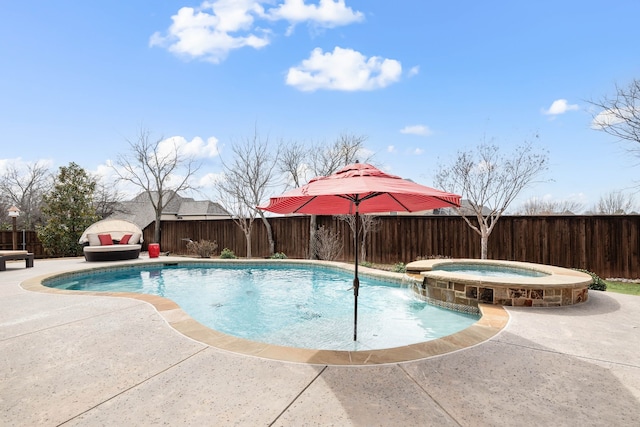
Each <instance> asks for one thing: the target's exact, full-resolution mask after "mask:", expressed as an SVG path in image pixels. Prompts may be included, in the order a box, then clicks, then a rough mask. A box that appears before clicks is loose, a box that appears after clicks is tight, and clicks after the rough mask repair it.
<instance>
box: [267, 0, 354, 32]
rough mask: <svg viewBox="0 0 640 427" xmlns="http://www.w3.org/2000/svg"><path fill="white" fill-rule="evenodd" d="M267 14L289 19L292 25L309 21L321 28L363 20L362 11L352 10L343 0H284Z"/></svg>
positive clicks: (270, 17)
mask: <svg viewBox="0 0 640 427" xmlns="http://www.w3.org/2000/svg"><path fill="white" fill-rule="evenodd" d="M267 16H268V17H269V19H273V20H285V21H289V22H290V23H291V25H292V27H291V28H290V29H289V33H290V32H291V29H292V28H293V26H295V25H296V24H298V23H301V22H309V23H311V24H313V25H316V26H319V27H322V28H334V27H337V26H341V25H348V24H351V23H354V22H360V21H362V20H364V15H363V14H362V12H358V11H354V10H353V9H351V8H350V7H348V6H347V5H346V4H345V1H344V0H320V2H319V3H318V4H306V3H305V1H304V0H285V1H284V3H281V4H280V5H279V6H278V7H276V8H273V9H271V10H269V12H268V14H267Z"/></svg>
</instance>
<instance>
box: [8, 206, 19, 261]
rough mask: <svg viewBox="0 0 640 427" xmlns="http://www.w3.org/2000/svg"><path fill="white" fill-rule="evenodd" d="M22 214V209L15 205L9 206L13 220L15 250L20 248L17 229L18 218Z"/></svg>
mask: <svg viewBox="0 0 640 427" xmlns="http://www.w3.org/2000/svg"><path fill="white" fill-rule="evenodd" d="M19 216H20V209H18V208H17V207H15V206H11V207H10V208H9V217H11V219H12V220H13V239H12V240H13V250H14V251H15V250H16V249H18V232H17V231H16V220H17V219H18V217H19Z"/></svg>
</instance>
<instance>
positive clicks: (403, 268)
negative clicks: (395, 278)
mask: <svg viewBox="0 0 640 427" xmlns="http://www.w3.org/2000/svg"><path fill="white" fill-rule="evenodd" d="M393 272H394V273H406V272H407V264H405V263H404V262H396V263H395V264H394V265H393Z"/></svg>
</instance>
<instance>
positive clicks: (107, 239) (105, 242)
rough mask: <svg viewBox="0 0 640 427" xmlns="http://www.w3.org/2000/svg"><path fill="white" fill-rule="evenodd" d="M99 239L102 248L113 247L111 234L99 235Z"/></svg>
mask: <svg viewBox="0 0 640 427" xmlns="http://www.w3.org/2000/svg"><path fill="white" fill-rule="evenodd" d="M98 239H100V244H101V245H102V246H109V245H113V240H111V234H98Z"/></svg>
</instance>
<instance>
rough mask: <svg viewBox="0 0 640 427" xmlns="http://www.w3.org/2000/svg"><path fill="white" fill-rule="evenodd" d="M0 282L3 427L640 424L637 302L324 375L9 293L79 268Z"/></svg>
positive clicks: (582, 308) (533, 314)
mask: <svg viewBox="0 0 640 427" xmlns="http://www.w3.org/2000/svg"><path fill="white" fill-rule="evenodd" d="M166 259H169V260H170V258H166ZM143 260H144V259H143ZM102 265H108V264H102ZM7 267H8V268H7V271H3V272H1V273H0V358H1V360H2V362H1V363H0V425H25V426H26V425H60V424H64V425H149V424H168V425H277V426H288V425H367V426H373V425H420V426H424V425H438V426H441V425H462V426H476V425H509V426H514V425H554V426H558V425H603V426H604V425H607V426H608V425H635V424H636V423H637V421H638V420H639V419H640V351H639V350H638V349H640V298H639V297H635V296H628V295H620V294H614V293H602V292H595V291H594V292H591V293H590V298H589V301H588V302H586V303H584V304H581V305H577V306H570V307H560V308H526V309H523V308H515V307H514V308H507V311H508V312H509V314H510V316H511V320H510V322H509V324H508V326H507V327H506V329H504V330H503V331H502V332H501V333H499V334H498V335H495V336H493V337H492V338H490V339H489V340H487V341H485V342H483V343H481V344H478V345H476V346H473V347H470V348H467V349H464V350H460V351H456V352H453V353H448V354H445V355H441V356H436V357H431V358H426V359H422V360H415V361H409V362H400V363H391V364H382V365H375V366H335V365H323V364H304V363H292V362H283V361H276V360H268V359H264V358H259V357H255V356H247V355H243V354H237V353H232V352H229V351H225V350H220V349H218V348H215V347H212V346H209V345H206V344H203V343H201V342H199V341H195V340H193V339H190V338H188V337H186V336H185V335H182V334H181V333H179V332H177V331H176V330H175V329H173V328H172V327H171V326H170V325H169V323H168V322H167V321H166V320H165V318H163V317H162V316H161V315H160V314H159V313H158V311H157V310H156V308H155V307H154V306H152V305H150V304H148V303H147V302H145V301H142V300H138V299H130V298H117V297H108V296H88V295H80V296H77V295H62V294H53V293H52V294H48V293H39V292H32V291H28V290H25V289H23V288H22V287H21V286H20V283H22V282H23V281H25V280H27V279H30V278H33V277H36V276H40V275H44V274H49V273H52V272H56V271H66V270H74V269H81V268H86V267H88V263H86V261H84V259H82V258H71V259H61V260H39V261H38V262H37V263H36V264H35V266H34V268H29V269H25V268H24V265H21V263H17V264H16V263H13V262H10V263H8V264H7Z"/></svg>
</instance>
